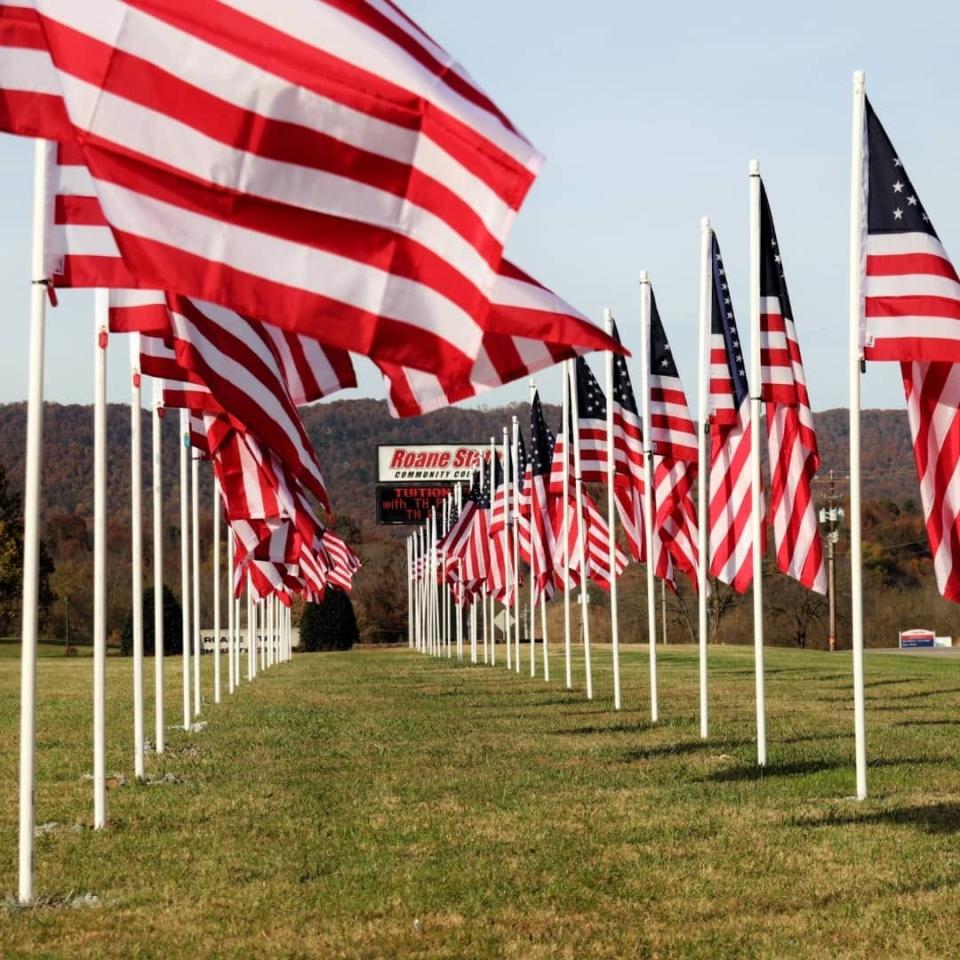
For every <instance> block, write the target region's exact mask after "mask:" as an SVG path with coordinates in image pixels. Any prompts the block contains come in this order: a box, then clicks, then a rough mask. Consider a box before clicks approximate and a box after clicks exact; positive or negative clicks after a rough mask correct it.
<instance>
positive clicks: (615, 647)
mask: <svg viewBox="0 0 960 960" xmlns="http://www.w3.org/2000/svg"><path fill="white" fill-rule="evenodd" d="M603 329H604V330H605V331H606V332H607V336H608V337H612V336H613V313H612V312H611V310H610V309H609V308H607V309H606V310H604V311H603ZM604 361H605V362H604V367H605V369H606V380H607V383H606V387H607V526H608V527H609V528H610V643H611V645H612V652H613V709H614V710H619V709H620V708H621V706H622V704H621V700H620V611H619V609H618V603H617V573H616V571H617V527H616V516H615V504H614V498H613V483H614V476H615V474H616V470H617V465H616V456H615V453H614V447H613V351H612V350H608V351H607V352H606V353H605V354H604Z"/></svg>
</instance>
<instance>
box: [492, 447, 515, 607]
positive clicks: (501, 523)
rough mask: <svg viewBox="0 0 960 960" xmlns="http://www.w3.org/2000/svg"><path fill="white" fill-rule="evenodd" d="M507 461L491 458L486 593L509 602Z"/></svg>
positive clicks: (510, 506) (510, 538) (511, 565)
mask: <svg viewBox="0 0 960 960" xmlns="http://www.w3.org/2000/svg"><path fill="white" fill-rule="evenodd" d="M509 470H510V465H509V463H507V464H504V465H503V467H501V464H500V461H499V460H498V459H497V458H496V457H495V458H494V494H493V503H492V504H491V508H490V528H489V544H490V545H489V562H488V564H487V593H489V594H490V596H491V597H493V598H494V599H496V600H500V601H501V602H502V603H505V604H507V605H508V606H510V605H511V604H512V603H513V587H514V583H513V570H514V562H515V559H514V556H513V535H512V533H511V532H510V527H509V525H510V522H511V519H512V512H513V504H512V497H511V493H510V489H511V488H510V474H509Z"/></svg>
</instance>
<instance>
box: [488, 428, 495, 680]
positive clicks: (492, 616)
mask: <svg viewBox="0 0 960 960" xmlns="http://www.w3.org/2000/svg"><path fill="white" fill-rule="evenodd" d="M496 465H497V441H496V439H495V438H494V437H491V438H490V518H491V519H492V518H493V496H494V493H495V492H496V490H495V488H494V484H496V482H497V470H496ZM488 582H489V581H488ZM496 614H497V608H496V605H495V601H494V598H493V594H492V593H491V594H490V665H491V666H492V667H495V666H496V665H497V616H496Z"/></svg>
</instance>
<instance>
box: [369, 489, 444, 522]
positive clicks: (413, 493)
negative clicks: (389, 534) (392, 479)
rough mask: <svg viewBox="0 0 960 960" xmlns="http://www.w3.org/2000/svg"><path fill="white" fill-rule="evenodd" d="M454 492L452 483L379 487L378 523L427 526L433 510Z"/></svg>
mask: <svg viewBox="0 0 960 960" xmlns="http://www.w3.org/2000/svg"><path fill="white" fill-rule="evenodd" d="M452 490H453V484H452V483H428V484H415V483H411V484H399V483H398V484H392V485H390V486H386V485H384V484H377V523H379V524H381V525H387V526H392V525H395V524H401V523H423V522H424V521H425V520H427V519H428V518H429V517H430V508H431V507H436V508H437V510H439V509H440V504H441V503H443V501H444V500H445V499H446V498H447V497H448V496H449V494H450V492H451V491H452Z"/></svg>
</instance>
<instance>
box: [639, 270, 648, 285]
mask: <svg viewBox="0 0 960 960" xmlns="http://www.w3.org/2000/svg"><path fill="white" fill-rule="evenodd" d="M640 282H641V283H649V282H650V274H649V273H647V271H646V270H641V271H640Z"/></svg>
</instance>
